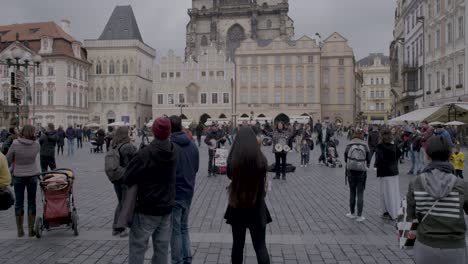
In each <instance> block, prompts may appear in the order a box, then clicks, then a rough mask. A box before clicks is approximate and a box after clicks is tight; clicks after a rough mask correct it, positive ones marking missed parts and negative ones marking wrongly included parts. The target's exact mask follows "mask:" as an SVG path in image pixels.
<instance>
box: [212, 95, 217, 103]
mask: <svg viewBox="0 0 468 264" xmlns="http://www.w3.org/2000/svg"><path fill="white" fill-rule="evenodd" d="M211 104H218V94H217V93H212V94H211Z"/></svg>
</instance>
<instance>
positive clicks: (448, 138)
mask: <svg viewBox="0 0 468 264" xmlns="http://www.w3.org/2000/svg"><path fill="white" fill-rule="evenodd" d="M440 135H441V136H442V137H444V138H445V139H447V142H448V143H449V145H450V148H452V147H453V141H452V136H451V135H450V133H449V132H448V131H447V130H445V129H444V130H442V132H441V133H440Z"/></svg>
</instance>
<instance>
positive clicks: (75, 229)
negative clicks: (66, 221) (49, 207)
mask: <svg viewBox="0 0 468 264" xmlns="http://www.w3.org/2000/svg"><path fill="white" fill-rule="evenodd" d="M71 221H72V229H73V234H74V235H75V236H78V234H79V232H78V214H77V213H76V210H74V211H73V212H72V213H71Z"/></svg>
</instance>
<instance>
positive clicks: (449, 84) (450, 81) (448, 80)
mask: <svg viewBox="0 0 468 264" xmlns="http://www.w3.org/2000/svg"><path fill="white" fill-rule="evenodd" d="M447 86H448V87H452V68H448V69H447Z"/></svg>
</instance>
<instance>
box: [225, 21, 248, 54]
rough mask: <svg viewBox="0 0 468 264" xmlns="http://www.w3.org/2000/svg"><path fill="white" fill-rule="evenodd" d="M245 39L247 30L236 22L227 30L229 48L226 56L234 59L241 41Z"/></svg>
mask: <svg viewBox="0 0 468 264" xmlns="http://www.w3.org/2000/svg"><path fill="white" fill-rule="evenodd" d="M244 39H245V30H244V28H243V27H242V26H241V25H239V24H235V25H234V26H232V27H231V28H230V29H229V30H228V32H227V49H226V52H227V54H226V56H227V58H228V59H230V60H231V61H234V52H235V51H236V49H237V48H238V47H239V46H240V44H241V42H242V41H243V40H244Z"/></svg>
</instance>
